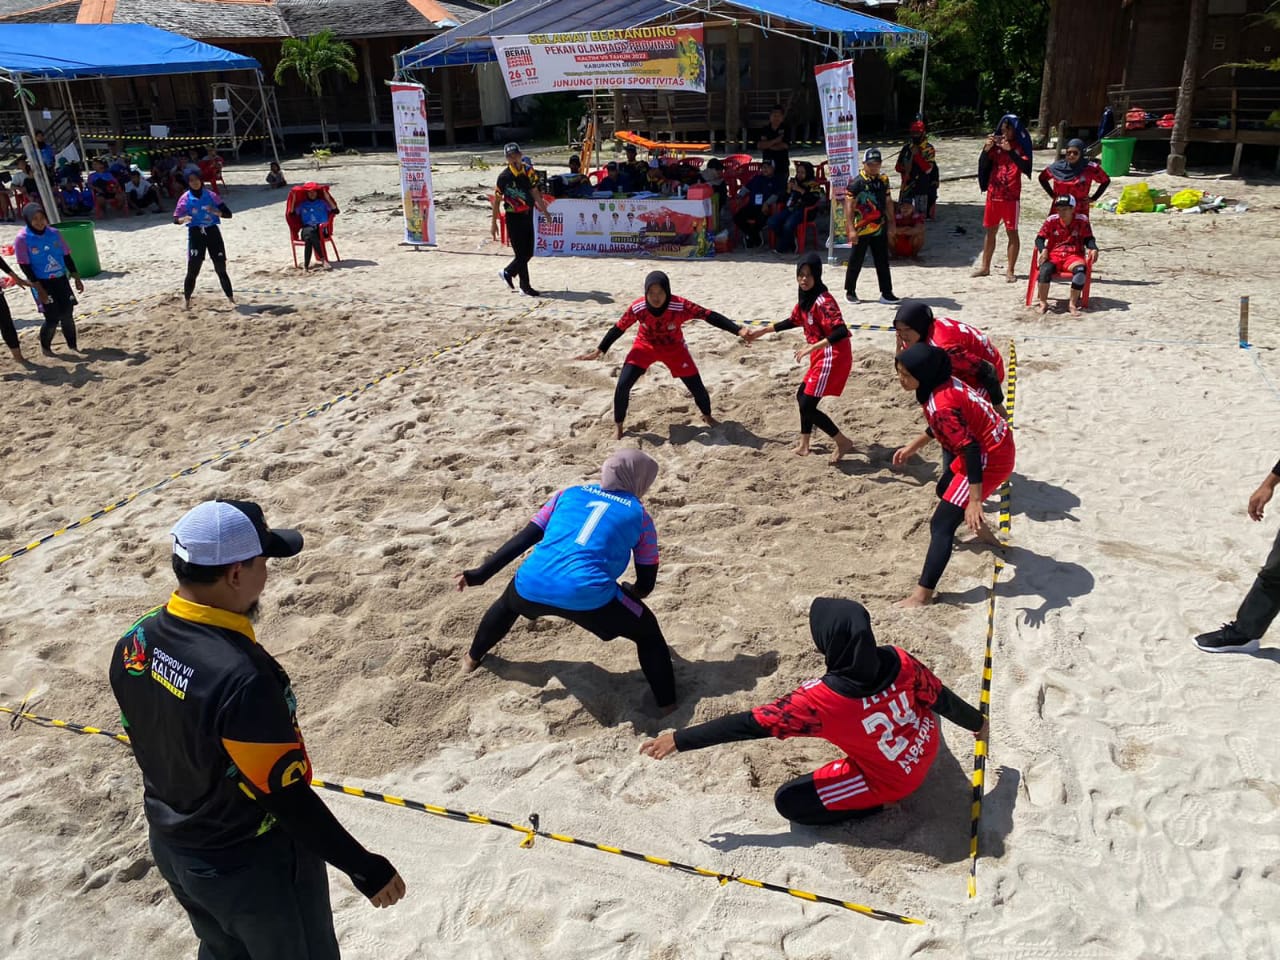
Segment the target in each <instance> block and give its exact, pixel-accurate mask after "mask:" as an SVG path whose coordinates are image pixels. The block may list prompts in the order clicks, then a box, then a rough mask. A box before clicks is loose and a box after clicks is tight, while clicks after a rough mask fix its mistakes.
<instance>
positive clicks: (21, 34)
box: [0, 23, 261, 80]
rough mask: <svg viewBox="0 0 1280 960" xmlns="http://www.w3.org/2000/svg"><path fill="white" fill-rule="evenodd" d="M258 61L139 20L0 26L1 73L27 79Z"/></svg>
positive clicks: (190, 69) (192, 69) (203, 68)
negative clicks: (133, 21)
mask: <svg viewBox="0 0 1280 960" xmlns="http://www.w3.org/2000/svg"><path fill="white" fill-rule="evenodd" d="M260 66H261V65H260V64H259V63H258V61H257V60H255V59H253V57H244V56H241V55H240V54H238V53H232V52H231V51H229V50H223V49H221V48H219V47H215V46H211V45H210V44H207V43H201V42H200V41H199V40H191V39H189V38H187V37H184V36H181V35H179V34H176V33H170V32H169V31H168V30H160V29H158V28H156V27H148V26H147V25H145V24H141V23H108V24H96V23H12V24H5V26H4V28H3V29H0V74H2V73H7V74H9V75H10V76H12V75H15V74H21V75H22V76H23V77H24V78H26V79H36V78H39V79H42V80H74V79H76V78H79V77H151V76H156V75H159V74H169V73H209V72H212V71H215V70H257V69H259V68H260Z"/></svg>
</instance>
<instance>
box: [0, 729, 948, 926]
mask: <svg viewBox="0 0 1280 960" xmlns="http://www.w3.org/2000/svg"><path fill="white" fill-rule="evenodd" d="M24 708H25V704H24V705H23V706H22V707H18V708H16V709H15V708H13V707H5V706H0V712H2V713H9V714H12V715H13V722H12V723H11V724H10V726H11V727H16V726H17V724H18V722H19V721H20V720H30V721H32V722H33V723H38V724H42V725H45V726H50V727H57V728H58V729H60V730H70V731H71V732H73V733H83V734H98V735H100V736H104V737H109V738H110V739H112V740H116V741H118V742H119V743H123V744H125V745H126V746H128V745H129V738H128V737H127V736H125V735H124V734H123V733H116V732H115V731H112V730H102V729H100V728H98V727H90V726H86V725H84V724H80V723H72V722H70V721H68V720H54V719H52V718H50V717H41V716H37V715H35V714H33V713H27V712H26V711H25V709H24ZM311 785H312V786H313V787H316V788H318V789H320V790H329V791H332V792H333V793H341V794H344V795H345V796H348V797H359V798H360V799H362V800H373V801H375V802H377V803H385V804H388V805H389V806H393V807H401V808H403V809H405V810H416V811H417V812H419V813H426V814H429V815H431V816H433V817H442V818H444V819H446V820H457V821H460V822H462V823H477V824H482V825H484V826H488V827H501V828H502V829H505V830H512V831H514V832H515V833H519V834H521V835H522V836H523V838H524V839H522V840H521V841H520V846H521V847H523V848H525V849H528V848H529V847H532V846H533V842H534V839H535V838H537V837H543V838H545V839H547V840H554V841H556V842H557V843H567V844H570V845H572V846H576V847H586V848H587V849H589V850H598V851H600V852H601V853H610V854H613V855H614V856H619V857H625V858H626V859H628V860H638V861H642V862H644V863H650V864H653V865H654V866H658V867H668V868H670V869H672V870H679V871H680V872H681V873H688V874H691V875H693V876H699V877H711V878H712V879H715V880H718V881H719V882H720V885H721V886H724V885H726V884H729V883H740V884H742V885H743V886H747V887H753V888H755V889H757V890H769V891H772V892H774V893H783V894H786V895H787V896H789V897H794V898H796V899H797V900H804V901H806V902H808V903H825V904H828V905H829V906H833V907H840V908H841V909H844V910H848V911H850V912H851V913H857V914H860V915H861V916H864V917H870V918H871V919H873V920H882V921H884V922H886V923H902V924H920V925H922V924H923V923H924V921H923V920H917V919H916V918H914V917H907V916H903V915H902V914H898V913H892V912H890V911H888V910H878V909H876V908H875V907H868V906H866V905H865V904H861V903H854V902H852V901H850V900H843V899H840V898H838V897H828V896H823V895H822V894H818V893H810V892H809V891H808V890H796V889H794V888H792V887H786V886H782V885H781V884H776V883H766V882H765V881H763V880H753V879H751V878H750V877H740V876H738V875H737V874H732V873H721V872H720V871H718V870H708V869H707V868H706V867H695V866H692V865H691V864H687V863H681V862H679V861H678V860H668V859H667V858H666V857H655V856H652V855H650V854H647V853H636V852H635V851H634V850H626V849H624V848H622V847H615V846H611V845H609V844H605V843H597V842H596V841H594V840H583V839H581V838H580V837H571V836H568V835H567V834H563V833H553V832H551V831H549V830H542V829H539V825H538V815H537V814H536V813H535V814H530V815H529V820H530V823H531V825H524V824H519V823H512V822H510V821H509V820H500V819H498V818H497V817H489V816H485V815H484V814H481V813H470V812H468V811H465V810H454V809H451V808H449V807H441V806H438V805H436V804H432V803H423V802H422V801H421V800H410V799H409V798H407V797H397V796H394V795H392V794H389V793H383V792H381V791H378V790H366V789H365V788H364V787H353V786H349V785H347V784H343V783H332V782H330V781H328V780H320V779H312V781H311Z"/></svg>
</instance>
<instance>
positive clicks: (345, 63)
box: [275, 30, 360, 146]
mask: <svg viewBox="0 0 1280 960" xmlns="http://www.w3.org/2000/svg"><path fill="white" fill-rule="evenodd" d="M355 55H356V51H355V48H354V47H352V46H351V44H349V43H347V42H346V41H345V40H339V39H337V38H336V37H334V35H333V31H332V30H321V31H320V32H319V33H317V34H314V35H312V36H310V37H302V38H297V37H287V38H286V39H285V40H284V41H283V42H282V43H281V44H280V62H279V63H278V64H277V65H276V72H275V81H276V83H283V82H284V78H285V76H286V75H287V74H288V73H289V71H290V70H292V71H293V72H294V73H296V74H297V75H298V77H299V78H300V79H301V80H302V85H303V86H304V87H306V88H307V89H308V90H309V91H310V92H311V93H312V94H313V95H314V96H315V98H316V106H317V107H318V108H319V110H320V139H321V141H322V145H324V146H328V143H329V128H328V125H327V124H326V123H325V116H324V80H325V77H326V76H328V75H329V74H331V73H340V74H342V75H343V76H344V77H346V78H347V79H348V80H350V81H351V82H352V83H355V81H356V79H357V78H358V77H359V76H360V74H359V72H358V71H357V70H356V64H355Z"/></svg>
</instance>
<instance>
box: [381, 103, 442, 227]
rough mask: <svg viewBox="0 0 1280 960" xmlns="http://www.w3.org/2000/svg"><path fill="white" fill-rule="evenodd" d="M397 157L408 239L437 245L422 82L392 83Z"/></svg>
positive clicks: (429, 149) (425, 105)
mask: <svg viewBox="0 0 1280 960" xmlns="http://www.w3.org/2000/svg"><path fill="white" fill-rule="evenodd" d="M390 86H391V115H392V117H394V118H395V128H396V157H397V159H398V160H399V161H400V199H401V201H402V203H403V205H404V242H405V243H410V244H413V245H415V246H417V245H425V246H435V243H436V206H435V203H434V198H433V197H432V195H431V146H430V144H428V143H427V101H426V95H425V91H424V90H423V87H422V84H420V83H392V84H390Z"/></svg>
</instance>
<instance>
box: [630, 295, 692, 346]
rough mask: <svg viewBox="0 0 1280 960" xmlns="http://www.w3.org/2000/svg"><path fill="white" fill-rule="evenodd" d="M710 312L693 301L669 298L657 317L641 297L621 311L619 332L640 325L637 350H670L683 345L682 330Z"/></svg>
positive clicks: (682, 298) (637, 335)
mask: <svg viewBox="0 0 1280 960" xmlns="http://www.w3.org/2000/svg"><path fill="white" fill-rule="evenodd" d="M709 316H711V311H710V310H708V309H707V308H706V307H700V306H698V305H697V304H696V303H694V302H693V301H692V300H686V299H685V298H684V297H674V296H673V297H670V298H668V300H667V308H666V309H665V310H663V311H662V313H661V314H660V315H659V316H656V317H655V316H654V315H653V314H652V313H650V312H649V304H648V301H646V300H645V298H644V297H641V298H640V299H639V300H636V301H635V302H634V303H632V304H631V306H629V307H627V309H626V310H625V311H624V312H623V314H622V318H621V319H620V320H619V321H618V323H617V327H618V329H619V330H626V329H628V328H629V327H631V326H632V325H633V324H637V323H638V324H640V329H639V330H637V331H636V342H635V345H636V346H637V347H652V348H654V349H656V350H670V349H672V348H679V347H683V346H684V345H685V342H684V331H683V330H681V329H680V328H681V327H683V326H684V325H685V324H686V323H688V322H689V321H690V320H705V319H707V317H709Z"/></svg>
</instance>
